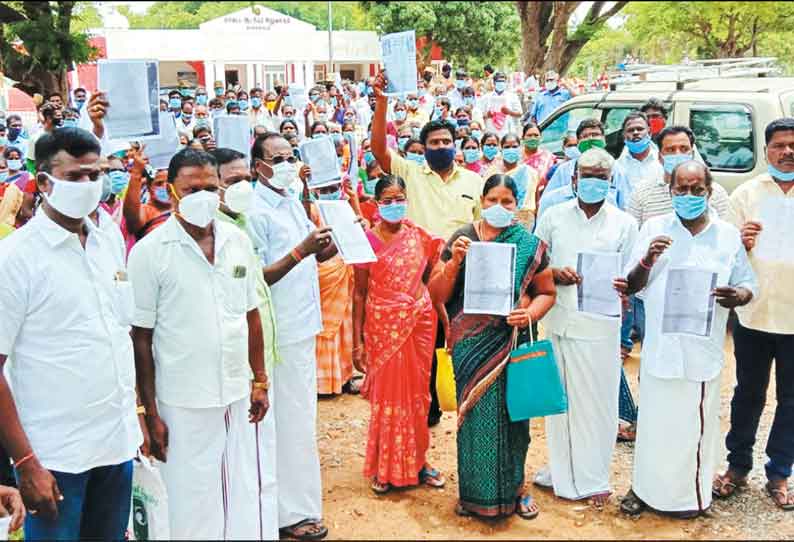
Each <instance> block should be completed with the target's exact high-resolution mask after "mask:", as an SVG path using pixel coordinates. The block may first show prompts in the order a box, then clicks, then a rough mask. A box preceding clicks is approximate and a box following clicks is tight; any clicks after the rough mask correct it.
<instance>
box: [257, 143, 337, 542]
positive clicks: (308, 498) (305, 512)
mask: <svg viewBox="0 0 794 542" xmlns="http://www.w3.org/2000/svg"><path fill="white" fill-rule="evenodd" d="M251 154H252V157H253V160H254V167H255V169H256V173H257V179H258V182H257V184H256V188H255V190H254V201H253V203H252V206H251V209H250V211H249V212H248V215H247V220H248V224H247V227H248V231H249V234H250V236H251V239H252V240H253V242H254V248H255V250H256V253H257V255H258V256H259V260H260V263H261V265H262V270H261V272H263V273H264V277H265V282H267V284H268V285H269V286H270V288H271V293H272V296H273V307H274V309H275V313H276V325H277V329H278V344H279V357H280V358H281V359H282V360H283V362H282V363H280V364H278V365H276V367H275V374H274V376H273V381H274V384H273V385H274V390H275V393H274V403H275V404H276V405H277V407H276V409H275V412H276V447H277V452H276V456H277V457H276V468H277V478H278V484H279V488H278V501H279V504H278V506H279V527H281V531H282V535H284V536H290V537H295V538H309V537H311V538H312V539H318V538H323V537H325V536H326V535H327V533H328V529H327V528H326V527H325V526H324V525H323V522H322V519H321V518H322V481H321V478H320V458H319V453H318V449H317V440H316V425H317V356H316V349H315V338H316V336H317V334H318V333H319V332H320V331H322V327H323V326H322V315H321V312H320V284H319V278H318V274H317V262H318V261H319V262H323V261H325V260H327V259H329V258H331V257H332V256H333V255H335V254H336V247H335V246H334V244H333V243H332V242H331V237H330V235H331V234H330V228H320V229H315V226H314V224H313V223H312V222H311V221H310V220H309V217H308V214H307V206H308V204H309V199H308V191H304V195H305V198H304V201H303V204H302V203H301V202H299V201H298V199H297V198H294V197H291V196H290V195H289V193H288V191H287V190H288V188H289V187H290V186H292V185H293V184H294V183H295V182H296V180H297V179H298V172H297V170H296V167H295V163H296V159H295V156H294V155H293V153H292V147H291V146H290V144H289V143H288V142H287V140H286V139H284V138H283V137H282V136H281V135H279V134H274V133H269V134H265V135H263V136H260V137H257V138H256V140H255V141H254V144H253V147H252V151H251Z"/></svg>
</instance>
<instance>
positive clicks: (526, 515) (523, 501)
mask: <svg viewBox="0 0 794 542" xmlns="http://www.w3.org/2000/svg"><path fill="white" fill-rule="evenodd" d="M534 503H535V500H534V499H533V498H532V495H524V496H523V497H519V498H518V499H517V502H516V515H517V516H518V517H520V518H521V519H525V520H531V519H535V518H536V517H538V514H540V510H535V511H534V512H532V511H529V508H531V507H532V505H533V504H534ZM522 506H523V507H524V508H526V509H527V511H526V512H524V511H522V510H521V507H522Z"/></svg>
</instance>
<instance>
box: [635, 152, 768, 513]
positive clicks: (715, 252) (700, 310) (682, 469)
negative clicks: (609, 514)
mask: <svg viewBox="0 0 794 542" xmlns="http://www.w3.org/2000/svg"><path fill="white" fill-rule="evenodd" d="M670 191H671V193H672V198H673V208H674V211H675V212H674V213H670V214H667V215H664V216H659V217H656V218H652V219H651V220H649V221H648V222H646V223H645V225H644V226H643V227H642V230H641V231H640V237H639V240H638V241H637V243H636V245H635V248H634V252H633V254H632V256H631V260H630V261H629V264H628V265H627V267H626V271H628V289H627V293H635V292H639V291H641V290H642V291H643V292H644V294H645V341H644V343H643V348H642V364H641V367H640V369H641V373H640V397H641V398H642V408H641V409H640V411H639V420H638V423H637V426H638V428H637V441H636V445H635V453H634V476H633V481H632V491H630V492H629V493H628V495H626V497H624V499H623V502H622V503H621V509H622V510H623V511H624V512H625V513H627V514H631V515H636V514H639V513H640V512H642V510H643V509H644V508H646V507H650V508H652V509H654V510H656V511H658V512H662V513H666V514H668V515H674V516H676V517H680V518H693V517H697V516H698V515H700V514H702V513H703V512H705V511H706V510H708V508H709V507H710V506H711V498H712V495H711V482H712V479H713V478H714V473H715V470H716V466H717V464H716V462H717V450H718V447H719V445H720V443H719V438H720V422H719V413H720V373H721V372H722V367H723V364H724V353H723V347H724V343H725V335H726V332H727V329H726V328H727V322H728V313H729V311H730V309H731V308H734V307H739V306H742V305H746V304H747V303H749V302H750V300H751V299H752V298H753V296H754V295H756V293H757V292H758V284H757V282H756V279H755V274H754V273H753V269H752V267H751V266H750V262H749V260H748V258H747V253H746V251H745V249H744V246H743V245H742V240H741V236H740V235H739V230H737V229H736V227H735V226H733V225H732V224H729V223H727V222H724V221H722V220H721V219H720V218H718V217H717V216H716V214H715V213H712V212H710V210H709V205H708V199H709V198H710V197H711V196H712V193H713V192H712V179H711V173H710V172H709V170H708V168H707V167H706V166H705V165H703V164H701V163H699V162H695V161H691V160H690V161H688V162H684V163H683V164H679V165H678V166H676V167H675V168H674V169H673V171H672V172H671V181H670ZM675 301H678V302H677V303H674V302H675ZM671 305H673V306H671ZM682 312H683V313H684V314H683V315H682V314H681V313H682Z"/></svg>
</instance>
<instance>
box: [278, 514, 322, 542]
mask: <svg viewBox="0 0 794 542" xmlns="http://www.w3.org/2000/svg"><path fill="white" fill-rule="evenodd" d="M302 527H309V529H307V530H304V531H302V532H300V531H301V528H302ZM312 528H314V529H317V530H316V531H315V532H312ZM279 533H280V534H281V536H284V537H289V538H294V539H297V540H322V539H323V538H325V537H326V536H328V528H327V527H326V526H325V525H323V524H322V521H320V520H316V519H304V520H303V521H300V522H298V523H296V524H295V525H291V526H289V527H283V528H281V529H279Z"/></svg>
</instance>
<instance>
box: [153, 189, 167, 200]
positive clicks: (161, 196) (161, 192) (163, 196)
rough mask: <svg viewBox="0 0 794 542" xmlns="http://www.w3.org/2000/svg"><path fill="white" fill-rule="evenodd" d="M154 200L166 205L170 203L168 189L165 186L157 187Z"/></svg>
mask: <svg viewBox="0 0 794 542" xmlns="http://www.w3.org/2000/svg"><path fill="white" fill-rule="evenodd" d="M154 199H156V200H157V201H159V202H160V203H168V202H169V201H170V198H169V197H168V189H167V188H166V187H165V186H158V187H157V188H155V189H154Z"/></svg>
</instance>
